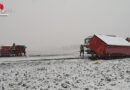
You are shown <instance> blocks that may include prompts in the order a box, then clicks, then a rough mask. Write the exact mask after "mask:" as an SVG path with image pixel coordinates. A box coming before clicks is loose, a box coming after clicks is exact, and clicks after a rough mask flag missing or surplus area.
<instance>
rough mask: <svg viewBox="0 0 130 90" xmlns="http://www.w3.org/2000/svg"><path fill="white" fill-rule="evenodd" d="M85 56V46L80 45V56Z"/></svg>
mask: <svg viewBox="0 0 130 90" xmlns="http://www.w3.org/2000/svg"><path fill="white" fill-rule="evenodd" d="M82 54H83V56H84V46H83V45H82V44H81V45H80V56H81V55H82Z"/></svg>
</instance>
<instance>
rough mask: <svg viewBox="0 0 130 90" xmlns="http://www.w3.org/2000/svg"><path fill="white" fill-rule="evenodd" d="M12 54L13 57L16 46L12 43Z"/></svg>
mask: <svg viewBox="0 0 130 90" xmlns="http://www.w3.org/2000/svg"><path fill="white" fill-rule="evenodd" d="M12 52H13V55H14V56H15V55H16V45H15V43H13V46H12Z"/></svg>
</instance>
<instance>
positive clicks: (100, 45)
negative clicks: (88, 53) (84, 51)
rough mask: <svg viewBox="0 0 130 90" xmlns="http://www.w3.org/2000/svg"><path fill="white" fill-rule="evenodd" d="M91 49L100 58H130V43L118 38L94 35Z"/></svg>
mask: <svg viewBox="0 0 130 90" xmlns="http://www.w3.org/2000/svg"><path fill="white" fill-rule="evenodd" d="M89 48H90V49H91V50H92V51H93V52H94V53H95V54H96V55H97V56H98V57H112V56H116V57H117V56H130V43H129V42H128V41H126V40H125V39H123V38H121V37H116V36H109V35H94V36H93V38H92V40H91V42H90V45H89Z"/></svg>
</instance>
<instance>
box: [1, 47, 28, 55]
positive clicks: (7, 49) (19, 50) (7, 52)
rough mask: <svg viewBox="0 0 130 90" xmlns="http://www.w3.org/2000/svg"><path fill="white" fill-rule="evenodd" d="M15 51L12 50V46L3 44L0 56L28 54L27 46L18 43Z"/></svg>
mask: <svg viewBox="0 0 130 90" xmlns="http://www.w3.org/2000/svg"><path fill="white" fill-rule="evenodd" d="M15 47H16V50H15V53H14V52H13V51H12V46H1V47H0V56H1V57H4V56H5V57H6V56H26V46H24V45H16V46H15Z"/></svg>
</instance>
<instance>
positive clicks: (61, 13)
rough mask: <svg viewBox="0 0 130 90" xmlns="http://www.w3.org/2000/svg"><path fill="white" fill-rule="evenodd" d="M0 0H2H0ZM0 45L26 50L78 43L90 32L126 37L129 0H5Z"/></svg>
mask: <svg viewBox="0 0 130 90" xmlns="http://www.w3.org/2000/svg"><path fill="white" fill-rule="evenodd" d="M0 1H2V0H0ZM4 4H5V6H6V8H7V10H9V12H8V14H9V16H8V17H0V45H12V43H13V42H15V43H16V44H24V45H26V46H27V47H28V49H29V50H43V51H44V50H49V49H54V48H61V47H65V46H71V45H80V44H81V43H82V42H83V39H84V38H85V37H87V36H89V35H93V34H114V35H118V36H122V37H127V36H129V37H130V0H5V2H4Z"/></svg>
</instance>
